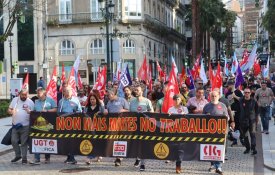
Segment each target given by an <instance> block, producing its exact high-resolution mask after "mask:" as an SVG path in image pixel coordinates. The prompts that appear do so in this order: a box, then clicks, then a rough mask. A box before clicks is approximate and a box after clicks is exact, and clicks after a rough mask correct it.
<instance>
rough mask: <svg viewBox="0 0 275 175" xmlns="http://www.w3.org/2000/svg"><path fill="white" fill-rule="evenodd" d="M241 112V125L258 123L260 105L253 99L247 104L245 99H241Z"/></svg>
mask: <svg viewBox="0 0 275 175" xmlns="http://www.w3.org/2000/svg"><path fill="white" fill-rule="evenodd" d="M240 110H241V113H240V114H241V115H240V123H250V122H255V121H256V117H257V115H258V104H257V102H256V101H255V100H254V99H253V98H250V100H249V101H248V103H247V104H246V103H245V99H244V97H241V98H240ZM247 112H248V113H247Z"/></svg>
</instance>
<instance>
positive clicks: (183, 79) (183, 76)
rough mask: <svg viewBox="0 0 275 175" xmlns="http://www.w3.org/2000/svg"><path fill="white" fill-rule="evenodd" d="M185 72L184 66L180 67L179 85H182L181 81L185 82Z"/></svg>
mask: <svg viewBox="0 0 275 175" xmlns="http://www.w3.org/2000/svg"><path fill="white" fill-rule="evenodd" d="M186 77H187V76H186V73H185V68H184V67H182V69H181V75H180V78H179V80H180V81H179V83H180V86H181V85H182V83H183V82H185V80H186Z"/></svg>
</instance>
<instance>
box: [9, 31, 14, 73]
mask: <svg viewBox="0 0 275 175" xmlns="http://www.w3.org/2000/svg"><path fill="white" fill-rule="evenodd" d="M12 36H13V33H9V37H10V38H9V42H10V69H11V78H13V74H14V72H15V67H14V65H13V64H12V39H11V37H12Z"/></svg>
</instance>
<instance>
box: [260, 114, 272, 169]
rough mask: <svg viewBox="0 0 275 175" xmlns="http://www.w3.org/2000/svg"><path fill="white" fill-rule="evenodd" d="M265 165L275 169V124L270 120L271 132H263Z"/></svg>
mask: <svg viewBox="0 0 275 175" xmlns="http://www.w3.org/2000/svg"><path fill="white" fill-rule="evenodd" d="M262 145H263V157H264V166H265V167H267V168H269V169H271V170H274V171H275V125H274V119H273V118H272V120H270V121H269V134H262Z"/></svg>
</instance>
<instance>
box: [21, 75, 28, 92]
mask: <svg viewBox="0 0 275 175" xmlns="http://www.w3.org/2000/svg"><path fill="white" fill-rule="evenodd" d="M22 89H27V90H28V91H29V72H28V73H27V74H26V77H25V80H24V83H23V85H22Z"/></svg>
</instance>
